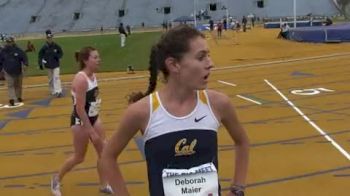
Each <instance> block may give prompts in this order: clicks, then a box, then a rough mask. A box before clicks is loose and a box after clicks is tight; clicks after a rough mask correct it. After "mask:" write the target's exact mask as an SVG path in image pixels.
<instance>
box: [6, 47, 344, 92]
mask: <svg viewBox="0 0 350 196" xmlns="http://www.w3.org/2000/svg"><path fill="white" fill-rule="evenodd" d="M349 55H350V53H349V52H344V53H333V54H329V55H322V56H311V57H305V58H296V59H287V60H279V61H269V62H264V63H252V64H244V65H233V66H226V67H219V68H213V69H212V71H222V70H227V69H238V68H248V67H264V66H270V65H276V64H277V65H278V64H284V63H291V62H298V61H309V60H318V59H327V58H334V57H341V56H345V57H347V56H349ZM29 77H30V76H29ZM147 77H149V76H147V75H142V76H136V77H116V78H105V79H103V80H99V81H101V82H108V81H118V80H134V79H140V78H147ZM70 84H71V82H63V83H62V85H67V86H69V85H70ZM47 86H48V83H43V84H33V85H23V88H37V87H47ZM0 90H7V87H0Z"/></svg>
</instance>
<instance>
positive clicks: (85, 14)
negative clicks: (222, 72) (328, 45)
mask: <svg viewBox="0 0 350 196" xmlns="http://www.w3.org/2000/svg"><path fill="white" fill-rule="evenodd" d="M257 1H258V0H196V2H197V5H196V8H197V10H200V9H203V10H204V9H208V10H209V4H214V3H215V4H217V10H216V11H209V15H211V16H212V17H213V18H214V19H220V18H222V17H223V16H225V15H226V10H224V9H222V8H224V7H226V8H228V11H229V14H230V15H231V16H233V17H236V18H237V19H240V18H241V17H242V16H243V15H248V14H250V13H253V14H255V15H256V16H259V17H283V16H292V15H293V0H263V2H264V3H263V7H261V8H259V7H258V5H257ZM296 1H297V15H306V14H309V13H312V14H314V15H327V16H330V15H335V14H338V13H339V12H338V9H337V8H336V6H335V5H334V3H333V1H334V0H296ZM165 7H170V13H168V14H165V13H164V8H165ZM119 10H124V16H120V13H119ZM193 10H194V1H193V0H0V33H27V32H42V31H44V30H46V29H48V28H50V29H52V30H53V31H54V32H58V31H59V32H61V31H84V30H91V29H99V28H100V27H101V26H104V27H105V28H114V27H116V26H117V25H118V24H119V23H120V22H123V23H125V24H129V25H131V26H140V25H141V23H142V22H144V23H145V25H146V26H160V25H161V23H163V21H172V20H173V19H175V18H177V17H179V16H190V15H191V14H193ZM74 13H79V14H80V16H79V19H78V20H74V19H73V17H74ZM32 16H36V17H37V18H36V21H35V22H32V23H30V20H31V18H32Z"/></svg>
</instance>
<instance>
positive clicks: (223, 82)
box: [218, 80, 237, 86]
mask: <svg viewBox="0 0 350 196" xmlns="http://www.w3.org/2000/svg"><path fill="white" fill-rule="evenodd" d="M218 82H219V83H221V84H226V85H229V86H237V85H236V84H233V83H229V82H225V81H222V80H218Z"/></svg>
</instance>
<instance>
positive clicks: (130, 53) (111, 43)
mask: <svg viewBox="0 0 350 196" xmlns="http://www.w3.org/2000/svg"><path fill="white" fill-rule="evenodd" d="M160 35H161V32H145V33H135V34H132V35H131V36H128V38H127V40H126V47H124V48H120V38H119V35H116V34H114V35H96V36H81V37H60V38H55V39H54V40H55V42H57V43H58V44H59V45H60V46H61V47H62V49H63V52H64V55H63V58H62V60H61V73H62V74H71V73H75V72H76V71H77V70H78V66H77V63H76V62H75V59H74V52H75V51H78V50H80V48H82V47H84V46H93V47H95V48H97V49H98V50H99V52H100V55H101V58H102V66H101V68H100V72H111V71H125V70H126V67H127V65H132V66H134V67H135V69H136V70H145V69H147V67H148V57H149V53H150V48H151V45H153V44H154V43H155V42H156V41H157V40H158V38H159V37H160ZM31 41H32V43H33V44H34V45H35V47H36V50H37V51H36V52H35V53H33V52H31V53H28V58H29V63H30V64H29V65H30V68H29V69H28V71H27V75H30V76H36V75H46V74H47V73H46V71H41V70H39V69H38V52H39V50H40V48H41V47H42V45H43V44H44V43H45V40H44V39H36V40H31ZM26 43H27V40H20V41H17V44H18V45H19V46H20V47H21V48H23V49H25V48H26Z"/></svg>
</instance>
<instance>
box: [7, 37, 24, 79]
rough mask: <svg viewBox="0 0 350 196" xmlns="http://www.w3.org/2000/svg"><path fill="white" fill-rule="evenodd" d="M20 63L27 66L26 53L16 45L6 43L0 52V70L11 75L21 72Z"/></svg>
mask: <svg viewBox="0 0 350 196" xmlns="http://www.w3.org/2000/svg"><path fill="white" fill-rule="evenodd" d="M22 65H26V66H28V57H27V54H26V53H25V52H24V51H23V50H22V49H21V48H19V47H18V46H17V45H15V44H14V45H6V46H5V47H4V48H3V49H2V50H1V52H0V70H2V69H4V71H5V72H6V73H8V74H9V75H11V76H18V75H21V74H22Z"/></svg>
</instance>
